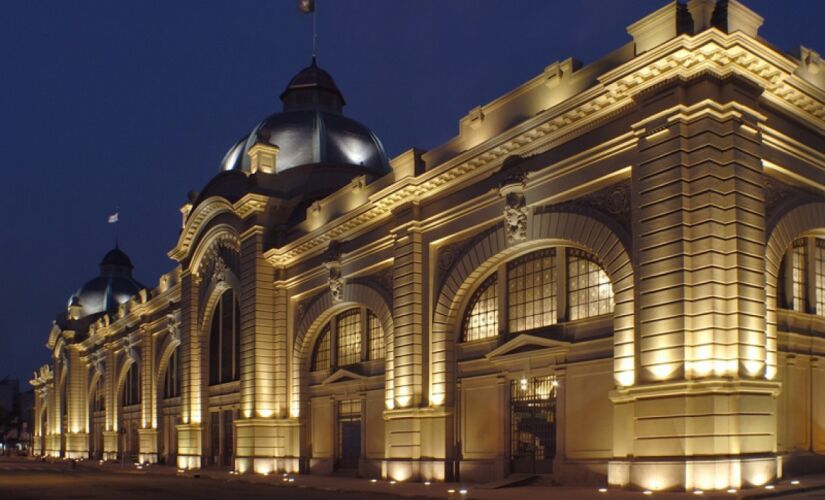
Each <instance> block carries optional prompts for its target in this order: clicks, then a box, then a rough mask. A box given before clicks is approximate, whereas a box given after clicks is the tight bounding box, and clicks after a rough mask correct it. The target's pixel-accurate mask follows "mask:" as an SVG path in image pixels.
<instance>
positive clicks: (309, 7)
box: [298, 0, 315, 14]
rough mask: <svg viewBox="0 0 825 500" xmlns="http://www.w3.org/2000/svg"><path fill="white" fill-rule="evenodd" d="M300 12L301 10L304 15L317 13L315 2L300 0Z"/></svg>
mask: <svg viewBox="0 0 825 500" xmlns="http://www.w3.org/2000/svg"><path fill="white" fill-rule="evenodd" d="M298 10H300V11H301V13H302V14H309V13H310V12H315V0H298Z"/></svg>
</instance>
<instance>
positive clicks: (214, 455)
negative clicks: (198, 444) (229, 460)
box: [209, 411, 221, 465]
mask: <svg viewBox="0 0 825 500" xmlns="http://www.w3.org/2000/svg"><path fill="white" fill-rule="evenodd" d="M220 459H221V413H220V412H218V411H213V412H211V413H209V464H210V465H217V464H219V463H220Z"/></svg>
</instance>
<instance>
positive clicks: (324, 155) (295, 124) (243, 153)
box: [221, 59, 389, 176]
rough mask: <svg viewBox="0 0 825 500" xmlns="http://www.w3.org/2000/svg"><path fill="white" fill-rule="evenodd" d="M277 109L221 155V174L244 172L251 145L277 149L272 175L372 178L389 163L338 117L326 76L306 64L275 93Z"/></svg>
mask: <svg viewBox="0 0 825 500" xmlns="http://www.w3.org/2000/svg"><path fill="white" fill-rule="evenodd" d="M281 101H283V111H282V112H280V113H275V114H273V115H271V116H269V117H267V118H265V119H264V120H263V121H261V122H260V123H259V124H258V125H257V126H256V127H255V128H254V129H253V130H252V132H251V133H250V134H249V135H247V136H244V137H243V138H241V140H239V141H238V142H237V143H235V144H234V145H233V146H232V148H230V149H229V151H228V152H227V153H226V156H224V159H223V162H222V163H221V170H243V171H246V172H249V167H250V160H249V156H248V155H247V151H248V150H249V148H251V147H252V146H253V145H255V144H256V143H266V144H271V145H274V146H278V148H279V152H278V156H277V159H276V162H275V165H276V173H280V172H283V171H285V170H288V169H291V168H295V167H299V166H303V165H317V164H328V165H347V166H356V167H359V168H360V169H363V170H364V171H365V172H366V173H371V174H375V175H378V176H381V175H384V174H386V173H387V172H389V162H388V161H387V156H386V154H385V153H384V147H383V146H382V145H381V141H380V140H378V137H376V136H375V134H373V133H372V131H371V130H370V129H369V128H367V127H366V126H364V125H362V124H361V123H358V122H357V121H355V120H352V119H350V118H347V117H346V116H344V115H343V108H344V105H345V104H346V103H345V101H344V97H343V95H341V91H340V90H338V86H337V85H336V84H335V81H334V80H333V79H332V76H331V75H330V74H329V73H327V72H326V71H324V70H323V69H321V68H319V67H318V65H317V64H316V62H315V60H314V59H313V61H312V64H311V65H310V66H308V67H306V68H304V69H303V70H301V71H300V72H299V73H298V74H297V75H295V77H293V78H292V80H291V81H290V82H289V85H287V88H286V90H284V92H283V93H282V94H281Z"/></svg>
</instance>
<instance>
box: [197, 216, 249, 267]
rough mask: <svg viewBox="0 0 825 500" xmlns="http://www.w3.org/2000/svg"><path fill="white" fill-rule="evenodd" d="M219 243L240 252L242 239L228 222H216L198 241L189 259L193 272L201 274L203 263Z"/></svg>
mask: <svg viewBox="0 0 825 500" xmlns="http://www.w3.org/2000/svg"><path fill="white" fill-rule="evenodd" d="M218 245H224V246H226V247H228V248H231V249H233V250H235V251H237V252H240V249H241V240H240V238H239V236H238V231H237V229H236V228H235V227H234V226H232V225H230V224H227V223H221V224H216V225H214V226H212V227H211V228H209V230H208V231H206V233H204V235H203V237H202V238H201V239H200V241H199V242H198V246H197V248H195V250H194V252H193V253H192V258H191V260H190V261H189V270H190V271H191V272H192V274H195V275H198V276H199V275H200V270H201V265H202V264H203V263H204V262H205V261H207V260H208V257H209V256H210V255H211V253H212V252H214V251H215V249H216V247H217V246H218Z"/></svg>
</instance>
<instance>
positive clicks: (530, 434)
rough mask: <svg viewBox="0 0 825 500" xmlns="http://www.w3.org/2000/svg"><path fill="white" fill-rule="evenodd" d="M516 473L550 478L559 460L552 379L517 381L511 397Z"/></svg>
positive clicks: (513, 451)
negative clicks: (554, 464)
mask: <svg viewBox="0 0 825 500" xmlns="http://www.w3.org/2000/svg"><path fill="white" fill-rule="evenodd" d="M510 425H511V433H510V450H511V460H512V461H511V466H512V471H513V472H518V473H533V474H548V473H551V472H553V458H555V456H556V397H555V384H554V381H553V379H551V378H550V377H536V378H533V379H529V380H516V381H513V383H512V385H511V394H510Z"/></svg>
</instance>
